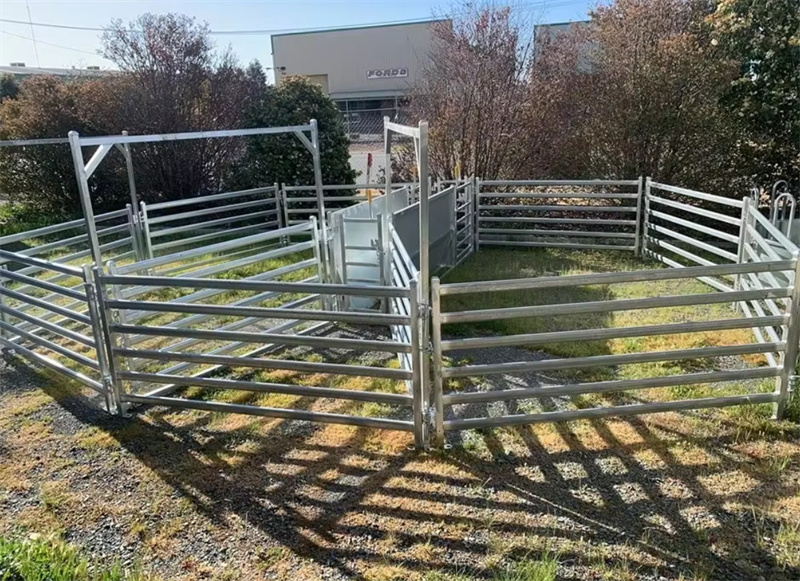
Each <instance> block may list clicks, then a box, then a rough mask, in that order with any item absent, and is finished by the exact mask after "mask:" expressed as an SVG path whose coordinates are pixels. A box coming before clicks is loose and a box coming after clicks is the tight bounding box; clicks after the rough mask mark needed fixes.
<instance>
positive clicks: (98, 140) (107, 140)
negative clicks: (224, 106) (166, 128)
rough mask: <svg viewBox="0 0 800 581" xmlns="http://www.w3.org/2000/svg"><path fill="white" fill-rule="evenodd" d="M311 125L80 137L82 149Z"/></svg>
mask: <svg viewBox="0 0 800 581" xmlns="http://www.w3.org/2000/svg"><path fill="white" fill-rule="evenodd" d="M311 127H312V126H311V125H294V126H287V127H258V128H255V129H222V130H218V131H192V132H185V133H161V134H154V135H107V136H101V137H81V138H80V144H81V146H82V147H89V146H90V145H116V144H117V143H119V144H120V145H122V144H125V143H158V142H160V141H186V140H192V139H211V138H216V137H248V136H253V135H279V134H283V133H297V132H298V131H301V132H302V131H311Z"/></svg>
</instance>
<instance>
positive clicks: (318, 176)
mask: <svg viewBox="0 0 800 581" xmlns="http://www.w3.org/2000/svg"><path fill="white" fill-rule="evenodd" d="M311 146H312V147H313V149H314V151H313V156H314V190H316V192H317V214H318V216H319V221H320V222H324V221H325V193H324V191H323V189H322V160H321V159H320V151H319V130H318V129H317V120H316V119H312V120H311Z"/></svg>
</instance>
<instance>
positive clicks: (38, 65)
mask: <svg viewBox="0 0 800 581" xmlns="http://www.w3.org/2000/svg"><path fill="white" fill-rule="evenodd" d="M25 8H27V9H28V24H30V25H31V40H33V52H34V54H36V66H37V67H41V66H42V64H41V63H40V62H39V47H38V46H36V35H35V34H34V33H33V18H31V5H30V4H28V0H25Z"/></svg>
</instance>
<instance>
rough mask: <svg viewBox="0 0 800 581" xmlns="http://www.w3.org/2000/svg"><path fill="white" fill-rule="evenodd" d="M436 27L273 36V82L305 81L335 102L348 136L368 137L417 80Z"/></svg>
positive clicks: (411, 25)
mask: <svg viewBox="0 0 800 581" xmlns="http://www.w3.org/2000/svg"><path fill="white" fill-rule="evenodd" d="M435 22H438V21H435V20H431V21H425V22H413V23H408V24H391V25H384V26H365V27H350V28H339V29H330V30H319V31H312V32H296V33H288V34H276V35H273V36H272V59H273V67H274V69H275V82H276V84H280V81H281V78H282V77H286V76H291V75H302V76H305V77H309V78H310V79H311V80H312V81H313V82H315V83H317V84H319V85H320V86H321V87H322V89H323V91H325V93H327V94H328V95H329V96H330V97H331V98H332V99H333V100H334V101H336V103H337V104H338V105H339V108H340V109H341V110H342V112H343V113H344V114H345V117H346V119H347V120H348V121H349V124H350V125H351V132H358V133H364V132H370V131H369V130H368V129H367V127H368V126H369V127H371V126H372V125H374V124H375V123H376V121H377V122H379V123H380V120H381V118H382V117H383V116H384V115H389V116H390V117H394V114H395V113H396V112H397V109H398V106H399V104H400V102H401V101H402V98H403V96H404V95H405V94H406V93H407V92H408V89H409V88H410V87H411V85H412V84H413V83H414V81H415V80H416V77H417V74H418V72H419V69H420V66H421V64H422V63H423V62H424V61H425V59H427V58H428V55H429V53H430V49H431V42H432V26H431V25H432V24H433V23H435ZM444 22H447V21H444ZM352 125H356V126H360V127H361V128H358V127H356V128H353V127H352Z"/></svg>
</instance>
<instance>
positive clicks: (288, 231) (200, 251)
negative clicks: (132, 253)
mask: <svg viewBox="0 0 800 581" xmlns="http://www.w3.org/2000/svg"><path fill="white" fill-rule="evenodd" d="M310 229H311V224H310V223H309V222H305V223H304V224H302V225H299V226H290V227H288V228H282V229H281V230H280V231H278V230H273V231H270V232H261V233H259V234H253V235H252V236H246V237H244V238H237V239H235V240H226V241H225V242H220V243H218V244H211V245H209V246H204V247H202V248H194V249H192V250H184V251H181V252H175V253H173V254H169V255H167V256H160V257H158V258H152V259H150V260H143V261H140V262H136V263H134V264H131V265H125V266H120V267H118V268H117V271H118V272H119V273H120V274H125V273H127V272H136V271H141V270H144V269H148V268H155V267H158V266H163V265H165V264H169V263H170V262H176V261H179V260H186V259H188V258H194V257H196V256H205V255H207V254H214V253H217V252H224V251H227V250H231V249H232V248H237V247H241V246H245V245H248V244H252V245H256V244H261V243H263V242H266V241H267V240H274V239H277V238H281V237H283V236H291V235H293V234H299V233H302V232H306V231H308V230H310Z"/></svg>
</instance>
